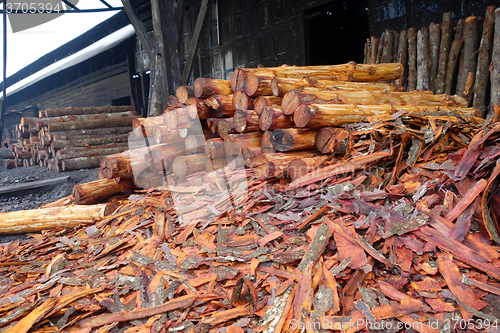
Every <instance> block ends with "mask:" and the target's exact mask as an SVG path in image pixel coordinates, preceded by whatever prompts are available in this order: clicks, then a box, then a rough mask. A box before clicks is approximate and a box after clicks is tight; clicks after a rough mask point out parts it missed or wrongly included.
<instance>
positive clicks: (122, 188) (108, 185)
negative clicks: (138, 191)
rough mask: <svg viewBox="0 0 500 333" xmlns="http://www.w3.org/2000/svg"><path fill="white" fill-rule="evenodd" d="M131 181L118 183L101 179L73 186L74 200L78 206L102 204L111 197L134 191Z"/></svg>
mask: <svg viewBox="0 0 500 333" xmlns="http://www.w3.org/2000/svg"><path fill="white" fill-rule="evenodd" d="M134 188H135V186H134V183H133V182H132V181H130V180H123V181H120V182H117V181H116V180H114V179H99V180H94V181H92V182H89V183H84V184H80V185H75V186H73V198H74V201H75V203H76V204H80V205H90V204H95V203H99V202H102V201H103V200H105V199H107V198H109V197H110V196H112V195H114V194H117V193H122V192H130V191H132V190H134Z"/></svg>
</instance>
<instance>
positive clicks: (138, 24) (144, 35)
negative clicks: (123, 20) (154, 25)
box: [122, 0, 153, 54]
mask: <svg viewBox="0 0 500 333" xmlns="http://www.w3.org/2000/svg"><path fill="white" fill-rule="evenodd" d="M122 4H123V8H125V12H126V13H127V16H128V19H129V20H130V23H131V24H132V26H133V27H134V30H135V33H136V34H137V37H139V40H140V41H141V43H142V46H143V47H144V51H146V54H151V49H152V48H153V42H152V41H151V38H149V36H148V32H147V31H146V27H145V26H144V23H142V21H141V20H139V19H138V18H137V15H136V14H135V11H134V8H132V5H131V4H130V0H122Z"/></svg>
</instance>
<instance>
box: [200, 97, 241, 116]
mask: <svg viewBox="0 0 500 333" xmlns="http://www.w3.org/2000/svg"><path fill="white" fill-rule="evenodd" d="M205 103H206V104H207V105H208V106H210V107H211V108H212V109H213V112H214V114H215V116H216V117H219V118H220V117H232V116H233V114H234V111H235V108H234V106H233V95H213V96H210V97H209V98H207V99H206V100H205Z"/></svg>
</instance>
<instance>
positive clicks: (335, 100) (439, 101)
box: [282, 90, 467, 115]
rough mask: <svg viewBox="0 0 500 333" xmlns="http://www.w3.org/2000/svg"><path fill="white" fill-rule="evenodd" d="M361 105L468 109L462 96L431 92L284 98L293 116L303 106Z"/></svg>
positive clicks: (285, 110)
mask: <svg viewBox="0 0 500 333" xmlns="http://www.w3.org/2000/svg"><path fill="white" fill-rule="evenodd" d="M319 103H331V104H359V105H381V104H392V105H407V104H411V105H443V106H456V107H467V101H466V100H465V99H464V98H463V97H460V96H457V95H454V96H449V95H433V94H432V93H430V92H429V91H412V92H379V91H366V90H358V91H354V90H352V91H322V90H316V91H306V92H301V91H295V90H292V91H289V92H287V93H286V94H285V96H284V97H283V103H282V110H283V113H284V114H286V115H289V114H293V112H294V111H295V110H297V109H298V108H299V107H300V105H302V104H319Z"/></svg>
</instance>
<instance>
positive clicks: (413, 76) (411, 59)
mask: <svg viewBox="0 0 500 333" xmlns="http://www.w3.org/2000/svg"><path fill="white" fill-rule="evenodd" d="M416 89H417V31H416V30H415V28H413V27H412V28H409V29H408V91H413V90H416Z"/></svg>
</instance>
